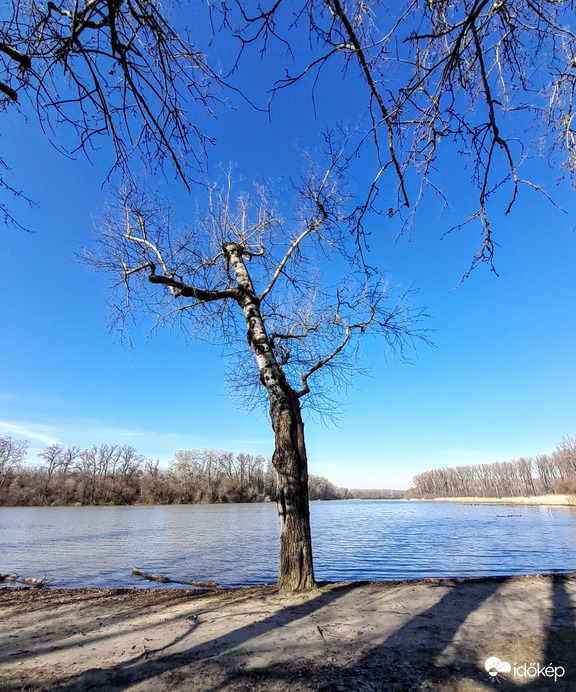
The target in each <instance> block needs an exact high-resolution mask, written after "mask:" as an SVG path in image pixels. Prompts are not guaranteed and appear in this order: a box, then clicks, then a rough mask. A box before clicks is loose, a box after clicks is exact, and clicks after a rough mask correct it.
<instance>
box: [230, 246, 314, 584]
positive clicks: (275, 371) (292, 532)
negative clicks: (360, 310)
mask: <svg viewBox="0 0 576 692" xmlns="http://www.w3.org/2000/svg"><path fill="white" fill-rule="evenodd" d="M223 250H224V252H225V254H226V256H227V258H228V260H229V262H230V267H231V269H232V271H233V272H234V276H235V278H236V281H237V283H238V288H239V289H240V295H239V297H238V298H237V300H238V304H239V306H240V307H241V308H242V312H243V313H244V319H245V320H246V326H247V327H248V334H247V339H248V343H249V344H250V348H251V349H252V351H253V352H254V355H255V357H256V362H257V363H258V371H259V373H260V383H261V384H262V386H263V387H265V389H266V392H267V394H268V399H269V401H270V419H271V421H272V429H273V430H274V441H275V446H274V455H273V457H272V463H273V465H274V468H275V469H276V471H277V472H278V480H277V485H276V488H277V498H276V499H277V504H278V517H279V519H280V564H279V569H278V590H279V591H280V592H281V593H288V592H293V591H308V590H310V589H313V588H314V586H315V582H314V568H313V564H312V539H311V534H310V508H309V504H308V460H307V457H306V445H305V444H304V423H303V422H302V415H301V411H300V400H299V399H298V397H297V396H296V394H295V392H294V390H293V389H292V387H291V386H290V385H289V384H288V382H287V380H286V377H285V375H284V371H283V370H282V367H281V366H280V364H279V363H278V361H277V360H276V357H275V355H274V349H273V348H272V344H271V342H270V339H269V338H268V334H267V332H266V327H265V325H264V320H263V319H262V313H261V311H260V300H259V299H258V297H257V296H256V293H255V291H254V286H253V284H252V280H251V278H250V275H249V273H248V270H247V268H246V265H245V263H244V258H243V251H244V249H243V248H242V247H241V246H240V245H237V244H235V243H225V244H224V245H223Z"/></svg>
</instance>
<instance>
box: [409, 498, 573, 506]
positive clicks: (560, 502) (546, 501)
mask: <svg viewBox="0 0 576 692" xmlns="http://www.w3.org/2000/svg"><path fill="white" fill-rule="evenodd" d="M410 500H411V501H415V502H467V503H472V504H478V505H495V504H502V505H550V506H575V505H576V495H535V496H533V497H433V498H416V497H412V498H410Z"/></svg>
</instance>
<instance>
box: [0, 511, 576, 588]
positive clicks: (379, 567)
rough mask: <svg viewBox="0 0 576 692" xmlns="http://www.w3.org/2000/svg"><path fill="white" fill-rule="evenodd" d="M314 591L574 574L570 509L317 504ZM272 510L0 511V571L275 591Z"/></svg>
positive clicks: (69, 581) (107, 582) (92, 581)
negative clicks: (365, 583) (329, 585)
mask: <svg viewBox="0 0 576 692" xmlns="http://www.w3.org/2000/svg"><path fill="white" fill-rule="evenodd" d="M310 511H311V522H312V532H313V549H314V562H315V571H316V578H317V579H318V580H320V581H324V580H326V581H341V580H354V581H360V580H389V579H411V578H417V577H441V576H442V577H457V576H473V575H477V576H489V575H509V574H532V573H549V572H556V571H558V572H563V571H576V509H575V508H564V507H562V508H560V507H558V508H551V509H548V507H529V506H510V505H465V504H456V503H448V502H446V503H444V502H408V501H394V500H389V501H386V500H342V501H334V502H313V503H312V504H311V508H310ZM277 560H278V519H277V515H276V506H275V505H274V504H270V503H267V504H232V505H177V506H174V505H170V506H154V507H16V508H6V507H3V508H0V573H12V572H17V573H18V574H20V575H21V576H26V577H48V578H51V579H54V586H71V587H80V586H84V587H127V586H130V587H131V586H145V587H150V586H154V584H153V583H151V582H148V581H144V580H142V579H140V578H139V577H132V576H131V574H130V572H131V568H132V567H133V566H134V567H138V568H140V569H143V570H145V571H147V572H153V573H156V574H162V575H166V576H169V577H170V578H172V579H182V580H199V579H212V580H214V581H217V582H219V583H221V584H223V585H226V586H240V585H253V584H264V583H273V582H275V581H276V571H277Z"/></svg>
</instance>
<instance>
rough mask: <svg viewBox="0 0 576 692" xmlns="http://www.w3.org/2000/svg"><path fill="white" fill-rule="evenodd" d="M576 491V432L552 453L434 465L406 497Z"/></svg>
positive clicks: (418, 479) (540, 493)
mask: <svg viewBox="0 0 576 692" xmlns="http://www.w3.org/2000/svg"><path fill="white" fill-rule="evenodd" d="M555 494H576V436H571V437H564V438H562V441H561V442H560V444H559V445H558V447H557V448H556V449H555V450H554V452H552V454H539V455H538V456H536V457H534V458H531V457H521V458H519V459H514V460H513V461H497V462H495V463H492V464H475V465H473V466H455V467H452V468H442V469H434V470H432V471H425V472H424V473H420V474H418V475H417V476H414V479H413V487H412V488H411V489H410V490H409V491H408V492H407V493H406V497H416V498H435V497H531V496H534V495H555Z"/></svg>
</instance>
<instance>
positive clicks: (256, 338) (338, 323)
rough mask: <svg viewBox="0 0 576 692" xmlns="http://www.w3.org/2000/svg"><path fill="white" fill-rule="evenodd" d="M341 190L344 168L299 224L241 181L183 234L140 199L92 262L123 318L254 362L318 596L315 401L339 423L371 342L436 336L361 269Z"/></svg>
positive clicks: (309, 187)
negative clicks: (146, 320) (347, 390)
mask: <svg viewBox="0 0 576 692" xmlns="http://www.w3.org/2000/svg"><path fill="white" fill-rule="evenodd" d="M338 178H339V172H338V168H337V166H336V164H335V162H334V161H333V162H332V165H331V166H330V167H329V168H327V169H325V170H322V169H319V168H317V169H316V170H315V171H313V172H312V173H311V174H310V175H309V176H308V177H307V178H306V179H305V180H304V181H303V183H302V185H301V187H300V189H299V190H298V194H297V207H296V209H295V210H294V211H293V213H292V218H291V219H289V220H284V219H282V218H281V217H280V215H279V213H278V212H277V211H276V209H275V206H274V204H273V203H272V201H271V199H270V195H269V193H268V192H267V191H266V190H264V189H260V190H258V192H257V194H256V199H255V201H252V200H251V199H250V198H249V197H248V196H247V195H240V196H237V197H234V195H233V192H232V186H231V182H230V178H228V180H227V182H226V184H225V185H224V186H223V188H214V189H213V190H212V193H211V195H210V198H209V200H208V212H207V214H206V215H205V216H203V217H201V218H198V219H197V221H196V223H195V224H194V225H193V226H192V227H190V228H184V229H183V230H180V231H179V230H177V229H176V228H175V227H174V226H173V225H172V223H171V219H170V215H169V214H168V213H167V212H166V211H165V210H164V209H163V208H162V207H160V206H158V204H157V203H156V202H155V201H151V200H150V197H149V196H146V195H139V194H138V193H135V192H130V191H128V192H125V193H124V194H123V195H122V200H121V201H122V211H121V213H118V212H116V213H113V212H111V213H110V215H109V216H108V218H107V221H106V224H105V228H104V229H103V230H102V234H101V236H100V240H99V250H98V252H97V253H96V254H94V255H92V256H91V258H90V259H89V261H91V263H92V264H93V266H95V267H96V268H97V269H102V270H106V271H108V272H112V273H113V275H114V276H115V277H116V286H117V287H118V288H119V289H120V294H119V301H118V303H117V309H118V310H119V315H120V317H121V319H122V320H125V319H126V318H127V317H128V316H129V314H130V313H131V311H133V310H136V309H138V310H143V311H144V312H145V313H148V314H150V313H152V314H153V315H155V316H156V318H157V319H158V320H159V324H165V323H174V322H176V323H177V324H178V325H180V326H181V327H182V328H183V329H184V330H185V331H186V332H187V333H188V334H190V335H192V336H201V337H203V338H205V339H208V340H210V341H213V342H223V343H225V344H227V345H228V346H230V347H231V349H232V350H234V349H235V350H236V352H237V353H239V354H240V355H241V356H242V357H241V358H240V359H239V361H237V362H236V364H235V367H234V369H233V372H234V382H233V384H234V385H235V386H236V387H237V389H239V390H240V394H241V396H242V397H243V398H245V399H246V398H248V400H252V399H253V395H254V392H255V391H260V392H261V393H263V394H265V399H266V401H267V402H268V407H269V414H270V419H271V424H272V428H273V431H274V439H275V448H274V455H273V458H272V461H273V465H274V468H275V469H276V471H277V473H278V483H277V502H278V513H279V518H280V567H279V588H280V589H281V590H282V591H298V590H305V589H310V588H312V587H313V586H314V572H313V563H312V547H311V537H310V524H309V509H308V486H307V483H308V462H307V454H306V445H305V440H304V422H303V417H302V403H303V402H305V401H308V403H310V404H311V405H312V406H314V407H315V408H317V409H318V408H319V409H320V410H321V411H322V412H324V413H327V411H328V409H327V399H328V398H329V397H331V398H332V399H333V398H334V397H333V394H334V391H333V390H334V387H335V386H345V385H346V384H347V382H348V381H349V379H350V377H351V376H352V375H353V373H354V372H355V371H356V370H357V360H356V358H355V354H357V349H358V345H359V340H360V338H361V337H362V336H364V335H366V334H368V333H371V334H373V335H377V336H381V337H383V338H384V339H385V340H386V342H387V343H388V345H389V347H390V348H391V349H392V350H394V351H395V352H397V353H399V354H402V352H403V348H404V347H405V346H406V345H407V344H410V343H411V341H412V340H413V339H415V338H417V337H422V338H425V334H424V332H423V330H422V329H421V327H420V325H419V321H420V319H421V318H422V317H423V313H422V310H420V309H414V308H413V307H411V305H410V303H409V298H410V291H409V292H407V293H406V292H405V293H404V294H403V295H402V296H401V297H400V298H398V297H395V296H394V295H393V291H392V290H391V289H390V287H389V286H388V284H387V282H385V281H384V280H383V277H382V276H381V275H380V274H379V273H378V272H377V271H376V270H375V269H369V268H367V267H366V266H364V265H363V264H362V263H360V262H359V261H358V258H357V255H356V254H355V252H356V245H355V244H354V242H352V245H351V246H350V241H351V240H353V239H351V236H350V234H349V233H348V232H347V230H346V229H347V225H346V223H345V221H346V219H345V217H343V215H342V212H341V207H342V199H343V197H342V193H341V191H340V190H339V188H338V182H339V181H338ZM142 197H144V199H142ZM246 349H248V352H251V354H252V360H251V361H249V360H248V358H247V355H248V352H247V350H246ZM248 363H252V366H251V367H248V366H247V364H248ZM322 381H324V383H325V388H324V389H323V388H322V386H321V385H322ZM315 390H316V392H315ZM314 393H316V397H314Z"/></svg>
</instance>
